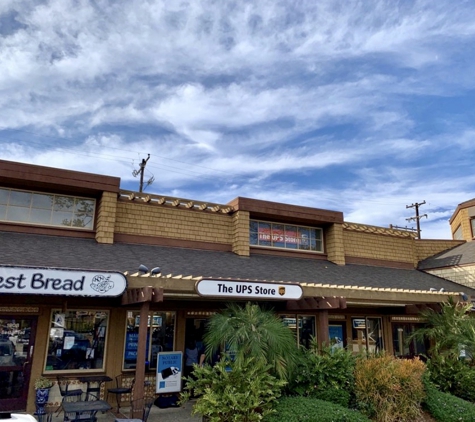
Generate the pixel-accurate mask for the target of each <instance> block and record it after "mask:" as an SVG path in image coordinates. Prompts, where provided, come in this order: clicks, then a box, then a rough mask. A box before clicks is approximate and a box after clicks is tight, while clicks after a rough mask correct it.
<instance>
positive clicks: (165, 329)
mask: <svg viewBox="0 0 475 422" xmlns="http://www.w3.org/2000/svg"><path fill="white" fill-rule="evenodd" d="M139 325H140V312H139V311H129V312H127V332H126V335H125V350H124V369H134V368H135V366H136V364H137V349H138V340H139ZM174 340H175V313H174V312H151V313H150V314H149V316H148V322H147V346H146V352H145V353H146V359H145V360H146V362H147V364H148V367H149V368H156V367H157V354H158V353H159V352H172V351H173V348H174Z"/></svg>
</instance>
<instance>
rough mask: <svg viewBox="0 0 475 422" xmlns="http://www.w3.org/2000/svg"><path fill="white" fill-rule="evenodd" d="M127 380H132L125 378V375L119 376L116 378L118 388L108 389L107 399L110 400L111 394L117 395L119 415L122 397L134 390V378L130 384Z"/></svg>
mask: <svg viewBox="0 0 475 422" xmlns="http://www.w3.org/2000/svg"><path fill="white" fill-rule="evenodd" d="M126 380H130V378H128V377H126V376H124V375H123V374H121V375H117V376H116V377H115V383H116V386H115V387H113V388H108V389H107V398H109V394H115V397H116V400H117V413H120V402H121V399H122V395H123V394H130V393H131V392H132V389H133V388H134V382H135V378H132V381H131V382H128V383H126Z"/></svg>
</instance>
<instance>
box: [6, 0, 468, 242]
mask: <svg viewBox="0 0 475 422" xmlns="http://www.w3.org/2000/svg"><path fill="white" fill-rule="evenodd" d="M474 11H475V10H474V6H473V4H471V3H470V2H462V3H460V4H458V6H457V7H453V4H452V3H450V2H447V1H440V2H435V3H434V2H429V1H426V0H415V1H413V2H410V3H407V2H406V3H404V2H403V3H394V2H389V1H385V0H380V1H377V0H374V1H370V2H354V3H348V2H343V1H330V0H326V1H319V2H310V1H301V2H297V3H295V4H293V5H292V7H289V4H288V2H285V1H270V0H267V1H265V0H264V1H261V2H255V1H246V2H237V1H235V2H232V1H231V2H219V1H211V2H210V1H204V0H197V1H183V2H179V3H176V2H166V1H164V0H154V1H148V0H132V1H130V2H112V1H108V0H99V1H96V2H92V1H90V0H80V1H70V0H47V1H42V2H39V1H38V2H33V3H32V2H29V1H27V0H17V1H12V0H4V1H2V2H1V3H0V19H2V18H3V19H5V22H9V23H10V25H9V26H8V27H9V30H8V32H5V34H4V36H3V37H1V38H0V62H1V63H2V72H0V93H1V95H0V108H1V109H2V113H1V115H0V134H1V137H0V144H1V146H2V152H3V154H2V158H4V159H10V160H21V161H28V162H33V163H37V164H45V165H52V166H58V167H65V166H67V167H68V168H74V169H77V170H84V171H94V172H98V173H104V174H111V175H115V176H120V177H122V178H123V180H124V183H127V184H128V183H130V184H134V182H135V179H134V177H133V176H132V174H131V172H132V170H133V168H134V165H135V166H136V165H137V163H138V162H140V159H141V158H143V157H144V156H145V154H147V153H150V154H151V160H150V162H149V164H148V167H147V168H148V171H150V172H151V173H153V174H154V175H155V176H156V179H157V182H155V184H154V186H153V189H163V190H165V191H167V192H179V193H180V195H177V196H182V195H181V194H183V195H184V196H185V197H194V196H195V194H194V193H195V192H196V194H199V195H210V196H212V198H211V199H210V200H213V198H216V199H215V200H216V202H219V201H224V202H227V201H228V200H229V199H231V198H230V196H233V194H235V195H234V196H251V197H262V196H265V199H271V200H282V201H284V202H290V203H299V204H303V205H309V206H317V207H322V208H325V207H330V208H332V209H342V210H344V211H345V215H346V216H347V218H349V219H354V220H355V221H357V222H365V223H368V224H382V225H388V224H389V223H393V224H398V225H401V223H404V214H403V213H401V211H405V210H404V208H403V207H404V206H405V205H406V203H410V202H411V201H412V202H414V201H416V200H422V199H427V200H428V201H429V200H430V201H432V203H433V206H434V209H436V210H438V211H437V212H446V211H443V210H447V209H449V208H450V207H455V206H456V203H454V201H455V202H457V201H458V202H462V201H464V200H467V199H470V198H471V197H474V196H475V195H474V194H473V191H474V190H475V181H474V180H473V179H472V177H471V176H470V169H471V166H470V163H469V159H470V152H471V151H472V149H473V148H474V147H473V145H475V143H474V142H473V138H474V133H475V126H474V124H473V118H472V117H473V114H471V115H470V113H473V111H470V109H469V108H467V107H466V105H465V108H463V106H457V105H455V106H454V105H450V106H447V107H446V108H444V109H443V110H439V109H437V107H438V105H439V104H441V107H443V104H444V103H443V101H442V100H441V99H442V98H444V99H450V98H451V97H452V96H456V95H460V96H466V97H467V98H468V99H470V98H471V99H473V91H471V90H473V88H474V84H475V82H474V81H473V78H472V77H471V76H470V75H472V74H473V70H475V62H474V61H473V59H471V57H472V56H473V54H472V53H473V52H474V51H473V50H474V49H473V47H471V46H472V45H475V44H474V41H475V23H474V21H473V19H472V16H473V12H474ZM0 21H1V20H0ZM1 31H2V30H1V28H0V34H2V32H1ZM426 98H429V100H427V101H425V99H426ZM467 98H464V99H465V103H464V104H467V103H468V102H469V101H467ZM456 102H457V101H456V100H454V101H453V103H454V104H455V103H456ZM421 104H422V105H421ZM65 157H70V158H71V159H69V160H65ZM164 193H166V192H164ZM197 199H200V198H197ZM218 199H219V201H218ZM458 202H457V203H458ZM441 210H442V211H441ZM429 214H430V215H431V213H429ZM434 214H435V213H434ZM434 214H432V215H434ZM424 225H425V227H428V228H430V231H431V233H442V232H443V229H442V228H441V227H442V226H443V225H442V223H440V221H439V220H436V219H434V217H433V216H432V217H431V216H430V217H429V219H428V220H427V222H425V223H424Z"/></svg>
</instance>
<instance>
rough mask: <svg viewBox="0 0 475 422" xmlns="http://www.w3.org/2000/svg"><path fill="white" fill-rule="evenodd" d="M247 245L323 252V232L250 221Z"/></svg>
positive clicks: (287, 225) (312, 228)
mask: <svg viewBox="0 0 475 422" xmlns="http://www.w3.org/2000/svg"><path fill="white" fill-rule="evenodd" d="M249 243H250V244H251V245H255V246H267V247H271V248H284V249H295V250H299V251H312V252H323V231H322V229H317V228H314V227H305V226H296V225H294V224H292V225H289V224H278V223H269V222H266V221H257V220H251V222H250V236H249Z"/></svg>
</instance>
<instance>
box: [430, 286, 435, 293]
mask: <svg viewBox="0 0 475 422" xmlns="http://www.w3.org/2000/svg"><path fill="white" fill-rule="evenodd" d="M429 291H431V292H436V291H437V289H435V288H434V287H431V288H430V289H429Z"/></svg>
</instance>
